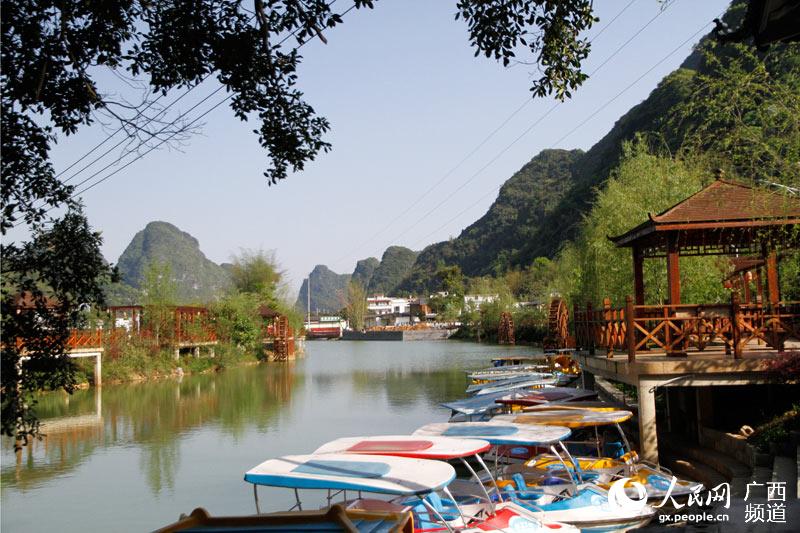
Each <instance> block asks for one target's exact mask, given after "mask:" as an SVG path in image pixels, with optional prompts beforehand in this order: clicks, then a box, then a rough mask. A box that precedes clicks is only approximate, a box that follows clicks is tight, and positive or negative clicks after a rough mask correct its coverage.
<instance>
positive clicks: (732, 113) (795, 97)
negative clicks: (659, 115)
mask: <svg viewBox="0 0 800 533" xmlns="http://www.w3.org/2000/svg"><path fill="white" fill-rule="evenodd" d="M718 48H723V50H722V51H721V52H720V51H718V50H717V49H718ZM701 53H702V59H703V62H704V68H703V69H702V70H701V71H700V72H698V73H697V74H696V75H695V76H694V78H693V79H692V82H691V85H690V91H689V95H690V96H689V98H688V99H687V100H685V101H684V102H682V103H680V104H679V105H677V106H675V108H674V109H673V110H672V111H671V113H670V115H669V119H668V120H667V121H666V123H665V127H664V132H665V135H666V136H667V137H669V138H675V139H678V140H679V144H680V146H681V149H682V151H683V152H688V153H690V154H691V153H705V154H707V155H708V156H709V157H711V158H713V160H714V162H715V164H716V166H720V167H722V168H725V169H726V170H727V171H728V172H729V174H733V175H737V176H741V177H742V178H745V179H749V180H753V181H760V180H766V181H777V182H779V183H782V184H784V185H793V186H798V185H800V166H799V165H798V161H800V120H798V117H800V44H794V45H786V46H785V47H773V48H772V49H771V50H770V51H769V52H767V53H759V52H757V51H756V50H755V49H754V48H752V47H750V46H747V45H744V44H735V45H728V46H727V47H722V46H721V45H717V44H715V43H714V42H713V41H709V42H707V43H705V45H704V46H703V48H702V51H701Z"/></svg>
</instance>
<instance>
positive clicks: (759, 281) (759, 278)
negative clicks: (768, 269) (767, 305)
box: [756, 267, 764, 305]
mask: <svg viewBox="0 0 800 533" xmlns="http://www.w3.org/2000/svg"><path fill="white" fill-rule="evenodd" d="M761 270H762V268H761V267H758V268H757V269H756V291H757V294H758V303H759V304H760V305H764V278H763V275H762V274H761Z"/></svg>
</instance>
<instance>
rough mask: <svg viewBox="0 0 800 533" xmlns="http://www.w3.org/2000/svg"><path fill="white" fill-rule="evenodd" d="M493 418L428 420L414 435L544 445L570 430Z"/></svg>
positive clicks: (494, 443) (565, 435)
mask: <svg viewBox="0 0 800 533" xmlns="http://www.w3.org/2000/svg"><path fill="white" fill-rule="evenodd" d="M496 419H497V418H495V419H494V420H496ZM494 420H492V421H491V422H459V423H457V424H448V423H447V422H444V423H435V424H428V425H427V426H422V427H421V428H419V429H418V430H416V431H415V432H414V435H415V436H420V437H423V436H424V437H429V436H442V437H461V438H470V439H481V440H486V441H489V442H490V443H491V444H492V445H493V446H501V445H512V446H516V445H527V446H543V445H549V444H553V443H555V442H558V441H560V440H564V439H566V438H567V437H569V436H570V434H571V433H572V432H571V430H569V429H567V428H565V427H556V426H534V425H529V424H525V425H522V424H513V423H508V422H495V421H494Z"/></svg>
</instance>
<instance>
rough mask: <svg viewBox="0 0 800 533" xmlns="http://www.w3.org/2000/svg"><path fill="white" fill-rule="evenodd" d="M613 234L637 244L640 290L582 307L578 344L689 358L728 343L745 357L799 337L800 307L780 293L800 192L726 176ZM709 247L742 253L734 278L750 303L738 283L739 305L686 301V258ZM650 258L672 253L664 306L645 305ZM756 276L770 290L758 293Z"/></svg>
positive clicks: (799, 237) (793, 245)
mask: <svg viewBox="0 0 800 533" xmlns="http://www.w3.org/2000/svg"><path fill="white" fill-rule="evenodd" d="M610 239H611V241H612V242H614V244H616V245H617V246H618V247H625V248H630V249H631V252H632V255H633V297H628V298H627V301H626V305H625V307H624V308H620V309H614V308H612V307H611V305H610V302H609V301H608V300H607V301H606V302H605V305H604V307H603V309H601V310H593V309H592V308H591V307H588V308H587V309H586V310H585V311H584V310H578V309H576V311H575V329H576V339H577V343H578V346H579V347H583V348H586V349H588V350H591V351H594V349H595V348H596V347H598V346H602V347H605V348H606V351H607V354H608V355H609V356H610V355H613V353H614V351H615V350H621V351H626V352H627V354H628V357H629V360H630V361H634V360H635V358H636V354H637V353H638V352H641V351H650V350H652V349H657V350H662V351H663V352H665V353H666V355H669V356H685V355H686V354H687V351H688V350H689V349H690V348H696V349H698V350H699V351H703V350H704V349H705V348H706V346H708V345H709V344H710V343H712V342H714V341H722V342H723V343H724V344H725V347H726V352H727V353H732V354H733V356H734V357H741V355H742V350H743V349H744V347H745V346H746V345H747V344H748V343H749V342H750V341H754V340H760V341H763V342H765V343H766V344H767V345H769V346H771V347H773V348H774V349H776V350H782V349H783V343H784V341H785V340H786V339H787V338H788V337H794V338H795V339H797V338H798V337H799V335H798V332H800V330H799V329H798V318H800V315H798V313H800V309H799V308H798V307H800V306H799V305H798V303H797V302H785V301H783V300H782V299H781V294H780V284H779V270H778V262H779V258H780V255H781V253H782V252H784V251H786V250H790V249H798V248H800V198H798V197H793V196H788V195H782V194H777V193H774V192H770V191H767V190H764V189H758V188H754V187H751V186H748V185H744V184H741V183H736V182H733V181H729V180H724V179H717V180H716V181H714V182H713V183H711V184H710V185H708V186H706V187H704V188H703V189H701V190H700V191H699V192H697V193H695V194H693V195H692V196H690V197H688V198H686V199H685V200H683V201H681V202H679V203H677V204H675V205H674V206H672V207H670V208H669V209H667V210H665V211H663V212H662V213H659V214H658V215H650V216H649V218H648V220H646V221H645V222H643V223H642V224H640V225H638V226H636V227H635V228H633V229H632V230H630V231H628V232H626V233H624V234H622V235H619V236H617V237H611V238H610ZM709 255H725V256H731V257H733V258H734V259H733V261H734V267H735V268H734V273H733V274H732V276H733V277H734V278H735V277H736V276H737V275H738V281H736V280H735V279H734V280H733V281H732V278H729V279H728V282H729V283H730V285H731V288H741V289H743V291H744V301H742V295H740V294H739V291H733V292H732V295H731V302H730V305H728V304H725V305H717V304H711V305H709V304H688V303H684V302H682V300H681V279H680V257H682V256H683V257H686V256H709ZM651 258H659V259H660V258H663V259H666V263H667V287H668V291H667V294H668V296H669V299H668V301H667V303H665V304H664V305H645V286H644V274H643V265H644V260H645V259H651ZM745 280H747V281H746V283H745ZM752 280H755V281H756V282H757V286H756V289H755V290H756V293H757V294H759V295H761V298H756V299H755V300H754V299H753V298H752V294H751V286H750V283H751V281H752ZM721 281H722V280H721ZM763 282H765V285H766V286H764V283H763ZM765 289H766V298H765V297H764V293H765Z"/></svg>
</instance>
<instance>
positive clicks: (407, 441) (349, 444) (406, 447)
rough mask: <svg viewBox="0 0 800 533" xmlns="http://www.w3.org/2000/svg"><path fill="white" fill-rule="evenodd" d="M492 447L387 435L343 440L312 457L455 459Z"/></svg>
mask: <svg viewBox="0 0 800 533" xmlns="http://www.w3.org/2000/svg"><path fill="white" fill-rule="evenodd" d="M491 447H492V445H491V444H490V443H489V442H488V441H485V440H477V439H454V438H452V437H418V436H411V435H386V436H376V437H345V438H341V439H336V440H334V441H331V442H329V443H327V444H323V445H322V446H321V447H320V448H318V449H317V450H316V451H315V452H314V454H323V453H346V454H360V455H391V456H394V457H412V458H416V459H441V460H445V461H446V460H449V459H458V458H459V457H471V456H473V455H475V454H478V453H483V452H485V451H487V450H488V449H489V448H491Z"/></svg>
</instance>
